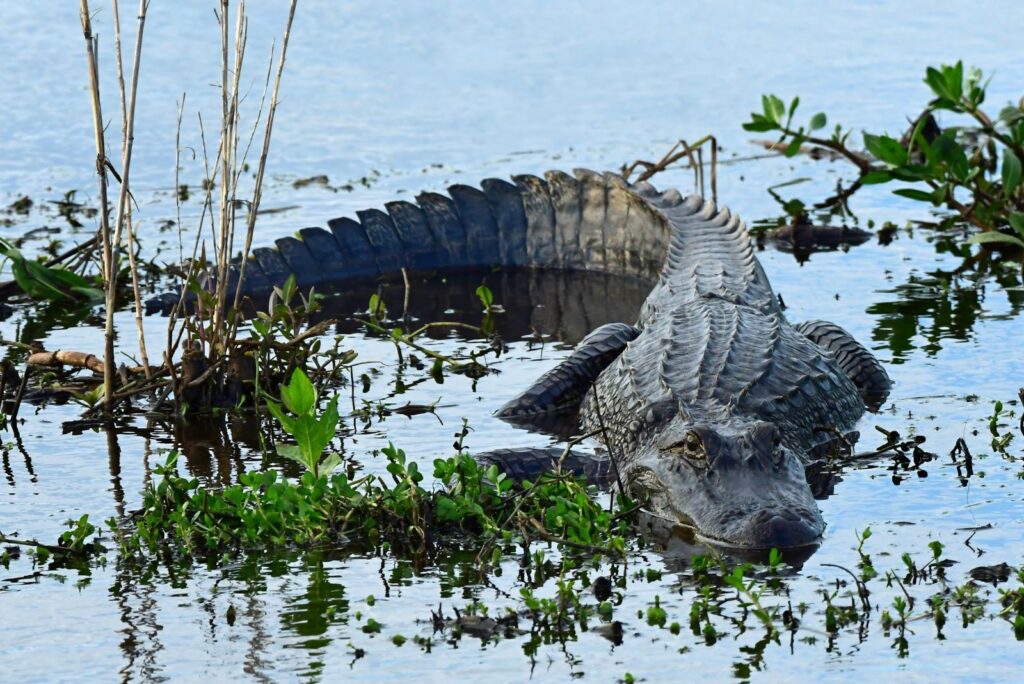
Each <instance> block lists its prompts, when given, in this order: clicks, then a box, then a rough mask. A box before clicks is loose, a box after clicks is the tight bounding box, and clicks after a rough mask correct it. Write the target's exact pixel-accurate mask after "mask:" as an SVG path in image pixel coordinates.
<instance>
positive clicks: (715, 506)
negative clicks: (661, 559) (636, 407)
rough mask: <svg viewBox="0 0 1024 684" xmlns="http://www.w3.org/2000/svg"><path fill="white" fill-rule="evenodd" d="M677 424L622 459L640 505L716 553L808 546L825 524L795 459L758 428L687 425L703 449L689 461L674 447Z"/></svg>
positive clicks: (771, 433) (766, 429) (770, 431)
mask: <svg viewBox="0 0 1024 684" xmlns="http://www.w3.org/2000/svg"><path fill="white" fill-rule="evenodd" d="M685 422H686V421H684V420H683V419H681V418H679V417H677V418H676V419H675V420H674V421H673V423H674V424H675V425H674V426H667V427H666V428H665V429H664V430H663V431H662V434H663V435H669V436H670V438H668V439H662V440H661V441H660V443H648V444H646V445H644V446H642V447H641V448H639V449H638V450H637V451H636V452H634V453H633V454H632V455H631V458H627V459H625V461H626V462H625V463H624V471H625V477H626V480H627V482H628V484H626V485H625V486H626V487H627V488H628V489H629V490H630V493H631V494H632V495H633V496H635V497H647V499H648V500H649V502H650V503H649V506H650V508H651V509H652V510H653V511H654V512H655V513H657V514H659V515H661V516H663V517H665V518H668V519H670V520H673V521H676V522H678V523H680V524H684V525H690V526H692V527H693V528H694V531H695V534H696V535H697V536H699V538H701V539H702V540H704V541H707V542H709V543H712V544H713V545H715V546H720V547H725V548H732V549H743V550H746V551H753V550H767V549H771V548H778V549H786V548H788V549H792V548H799V547H808V546H814V545H816V544H818V543H819V542H820V541H821V536H822V534H823V532H824V530H825V522H824V519H823V518H822V516H821V512H820V511H819V510H818V506H817V504H816V503H815V501H814V496H813V494H812V491H811V487H810V485H809V484H808V482H807V480H806V476H805V473H804V467H803V465H802V463H801V459H800V453H799V452H798V451H797V450H794V449H791V448H786V447H783V446H782V445H781V444H778V443H777V442H776V437H777V435H778V432H777V430H775V429H774V427H773V426H770V425H768V424H765V423H762V422H753V423H746V424H742V425H739V426H734V427H732V428H725V427H724V426H723V427H720V428H719V429H714V428H710V427H708V426H700V425H693V424H690V425H689V426H688V427H687V428H686V429H685V433H695V434H697V435H699V436H700V438H701V441H702V442H703V445H704V446H703V447H702V448H701V451H702V452H703V453H704V456H703V458H701V459H700V460H695V459H694V458H692V457H688V456H686V455H685V454H684V453H682V452H681V451H680V449H679V447H677V446H675V443H676V438H675V437H671V435H672V434H680V433H682V432H683V425H684V423H685Z"/></svg>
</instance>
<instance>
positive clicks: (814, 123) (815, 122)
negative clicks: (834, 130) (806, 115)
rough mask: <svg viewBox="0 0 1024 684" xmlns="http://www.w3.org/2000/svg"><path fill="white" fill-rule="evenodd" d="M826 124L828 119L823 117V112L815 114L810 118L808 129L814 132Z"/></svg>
mask: <svg viewBox="0 0 1024 684" xmlns="http://www.w3.org/2000/svg"><path fill="white" fill-rule="evenodd" d="M827 123H828V117H826V116H825V112H818V113H817V114H815V115H814V116H812V117H811V123H810V126H809V128H810V129H811V130H812V131H816V130H818V129H820V128H824V127H825V125H826V124H827Z"/></svg>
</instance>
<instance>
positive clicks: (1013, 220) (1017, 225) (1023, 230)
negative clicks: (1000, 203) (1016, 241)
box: [1009, 211, 1024, 238]
mask: <svg viewBox="0 0 1024 684" xmlns="http://www.w3.org/2000/svg"><path fill="white" fill-rule="evenodd" d="M1009 221H1010V225H1011V226H1013V229H1014V230H1015V231H1017V232H1018V233H1019V234H1020V236H1021V237H1022V238H1024V214H1022V213H1020V212H1019V211H1011V212H1010V216H1009Z"/></svg>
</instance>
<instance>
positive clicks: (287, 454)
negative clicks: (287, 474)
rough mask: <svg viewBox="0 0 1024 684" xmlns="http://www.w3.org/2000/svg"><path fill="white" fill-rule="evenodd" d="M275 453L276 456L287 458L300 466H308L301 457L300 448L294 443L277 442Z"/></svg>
mask: <svg viewBox="0 0 1024 684" xmlns="http://www.w3.org/2000/svg"><path fill="white" fill-rule="evenodd" d="M277 454H278V456H282V457H284V458H287V459H288V460H289V461H294V462H295V463H298V464H299V465H300V466H304V467H306V468H308V467H309V465H308V464H307V463H306V460H305V459H304V458H303V457H302V449H300V448H299V447H298V446H296V445H294V444H278V445H277Z"/></svg>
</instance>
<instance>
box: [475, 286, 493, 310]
mask: <svg viewBox="0 0 1024 684" xmlns="http://www.w3.org/2000/svg"><path fill="white" fill-rule="evenodd" d="M476 296H477V297H478V298H479V299H480V303H481V304H483V305H484V308H485V309H490V308H491V306H493V304H494V294H493V293H492V292H491V288H489V287H487V286H486V285H481V286H480V287H478V288H476Z"/></svg>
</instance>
